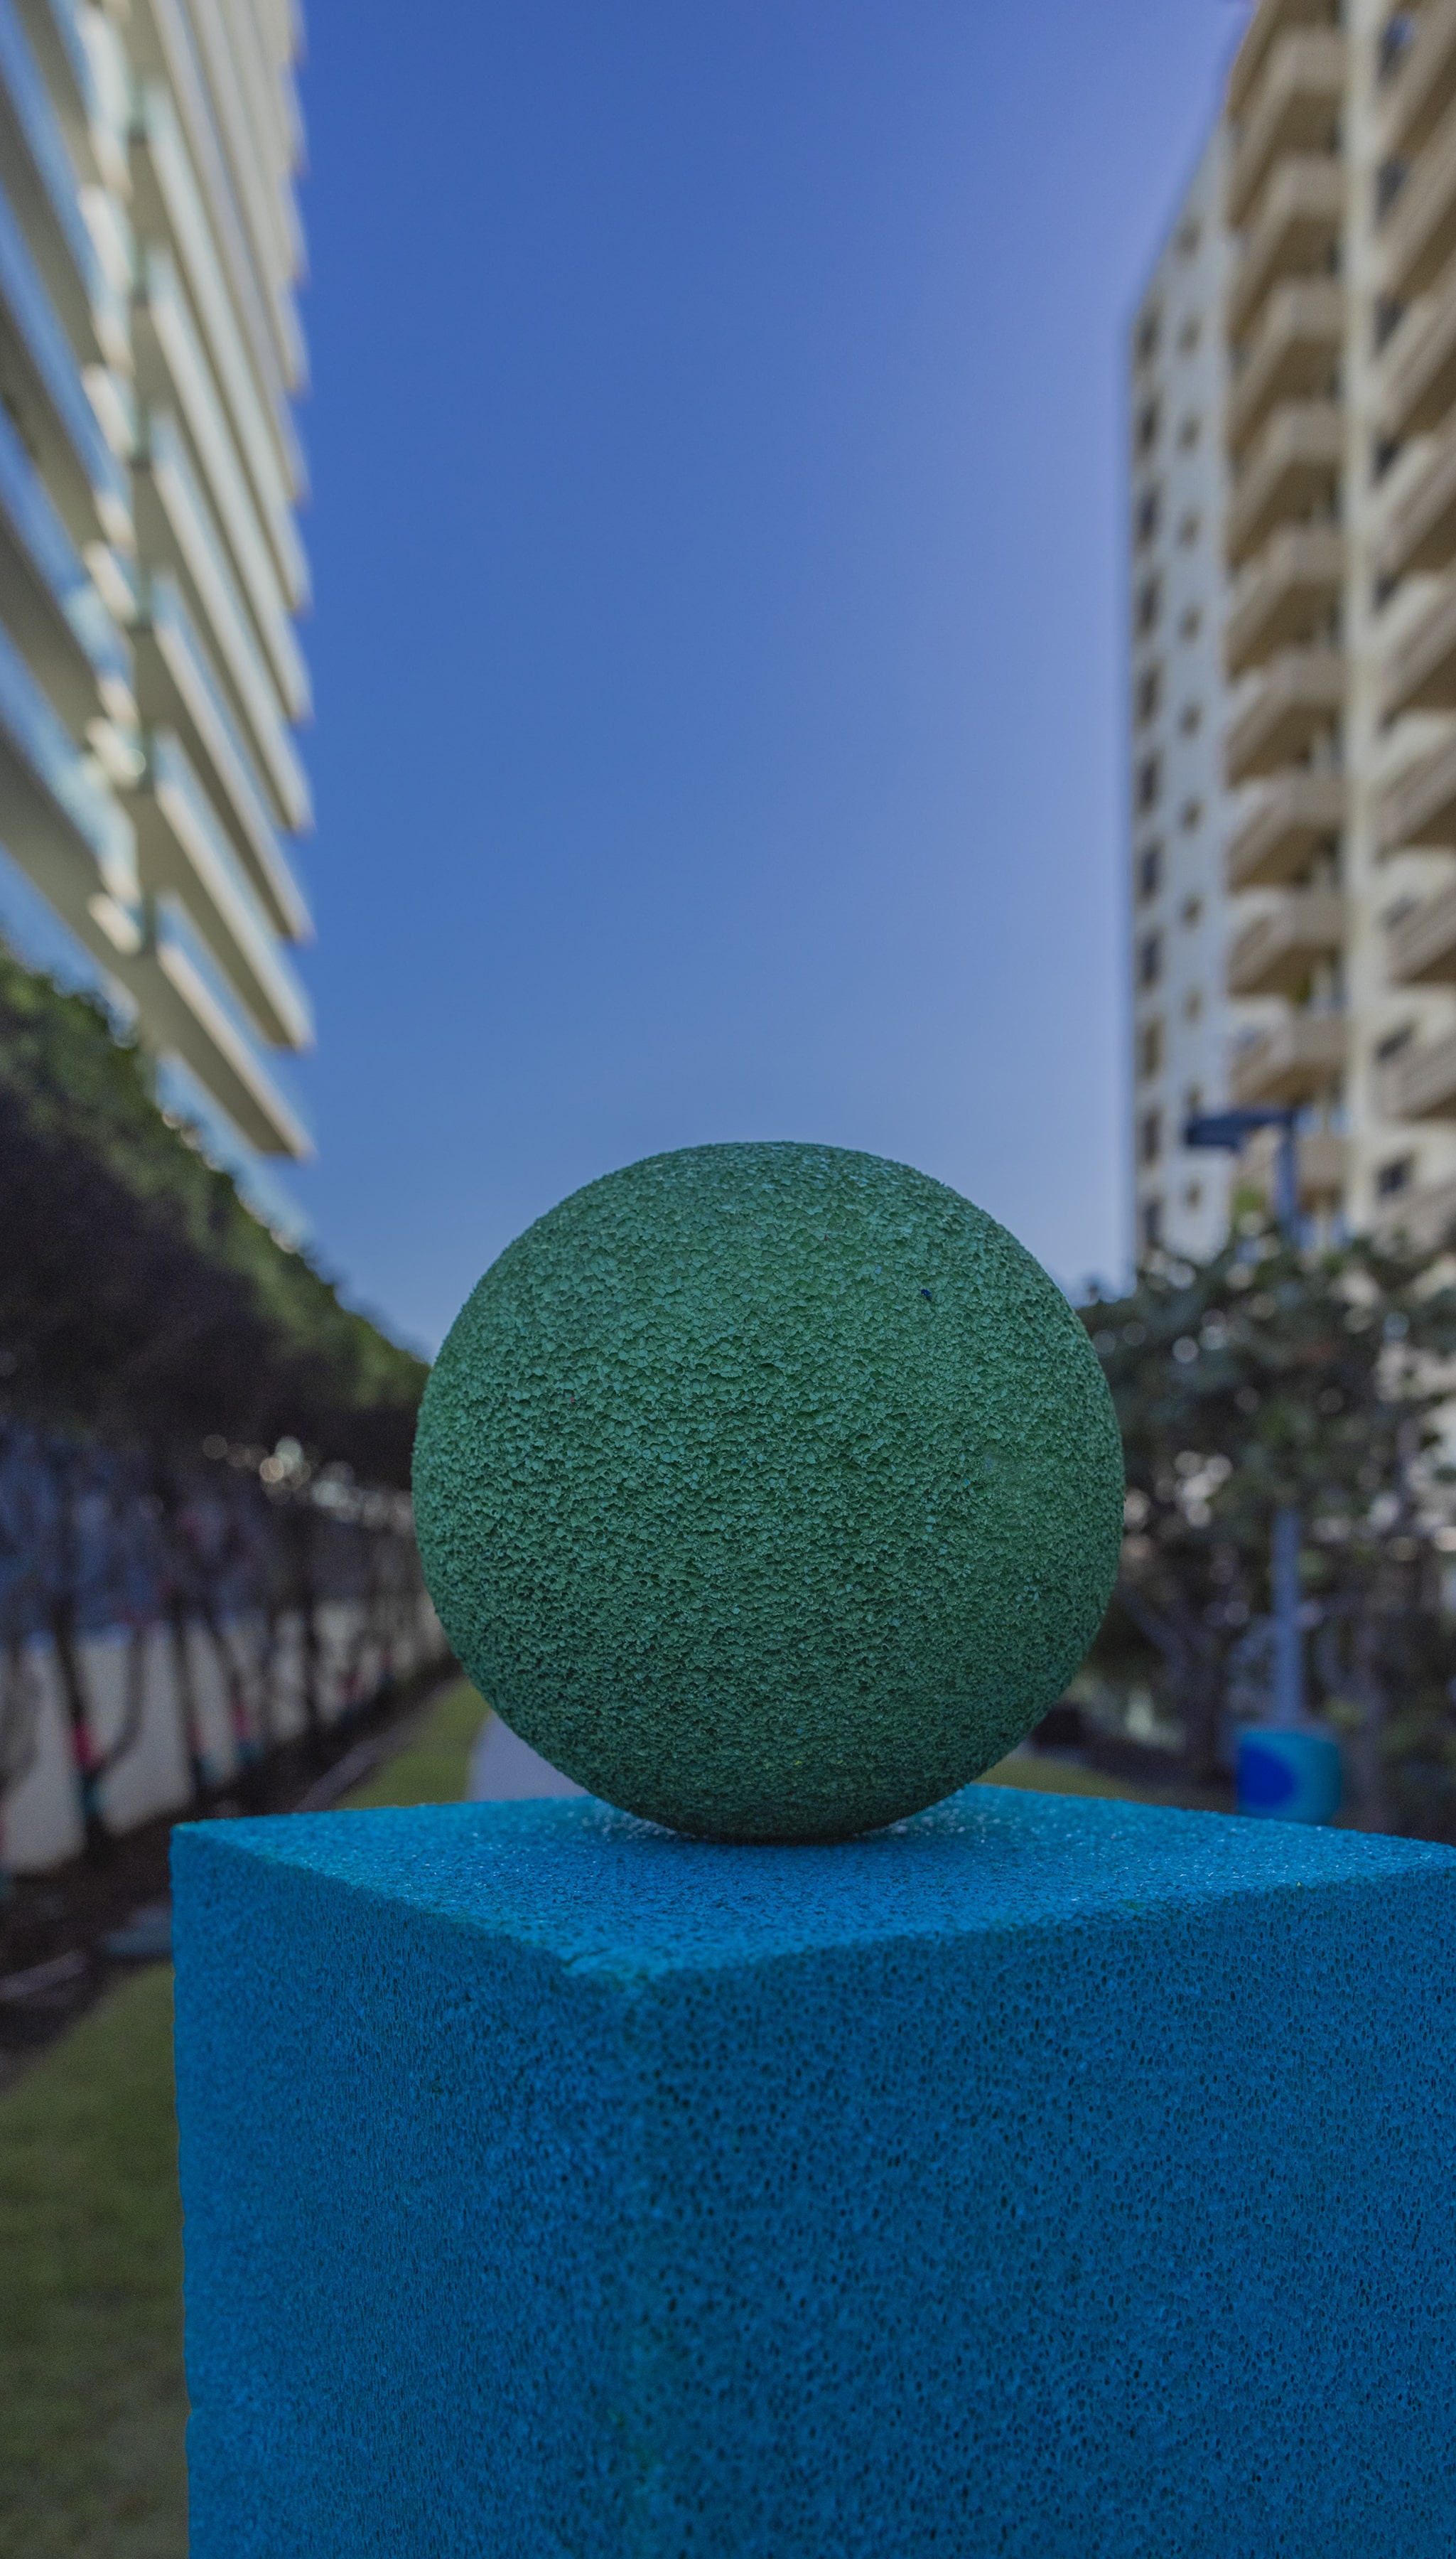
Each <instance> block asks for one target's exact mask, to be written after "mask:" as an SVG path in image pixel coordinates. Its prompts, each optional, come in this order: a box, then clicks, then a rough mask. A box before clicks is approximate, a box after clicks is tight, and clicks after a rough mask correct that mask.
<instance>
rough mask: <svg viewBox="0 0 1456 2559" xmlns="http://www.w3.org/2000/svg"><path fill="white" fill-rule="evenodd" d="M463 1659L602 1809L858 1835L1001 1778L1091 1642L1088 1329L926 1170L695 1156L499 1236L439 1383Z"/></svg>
mask: <svg viewBox="0 0 1456 2559" xmlns="http://www.w3.org/2000/svg"><path fill="white" fill-rule="evenodd" d="M414 1484H415V1514H416V1520H417V1524H418V1529H419V1537H420V1551H421V1554H422V1556H423V1559H424V1564H425V1572H426V1578H427V1580H428V1581H429V1585H430V1591H431V1595H432V1597H433V1598H434V1601H435V1605H436V1607H437V1608H438V1610H439V1612H440V1616H441V1618H442V1619H443V1621H444V1624H445V1627H446V1630H447V1632H448V1634H449V1636H450V1640H451V1643H452V1644H453V1646H454V1648H455V1651H456V1653H457V1655H458V1656H459V1658H460V1660H461V1661H462V1662H463V1663H464V1664H465V1666H466V1668H467V1670H468V1671H469V1672H470V1675H471V1677H472V1679H474V1680H475V1682H476V1684H477V1686H478V1687H479V1688H480V1689H481V1691H482V1693H483V1695H484V1696H486V1697H488V1698H490V1700H491V1702H492V1704H493V1705H494V1706H496V1707H498V1708H499V1709H500V1712H501V1714H502V1715H503V1716H504V1717H505V1719H506V1721H507V1723H508V1724H509V1725H510V1728H511V1730H512V1731H516V1732H518V1733H519V1734H520V1735H521V1737H522V1738H523V1739H524V1740H526V1741H528V1742H529V1743H530V1744H531V1746H532V1748H533V1749H535V1750H538V1751H539V1752H540V1753H541V1754H542V1756H543V1757H544V1758H546V1759H548V1760H549V1761H550V1762H551V1764H552V1765H553V1766H554V1767H557V1768H561V1769H564V1770H565V1771H566V1773H567V1775H568V1776H571V1777H574V1778H575V1779H576V1780H577V1781H578V1783H579V1784H581V1785H583V1786H585V1787H587V1788H588V1789H589V1790H590V1792H591V1793H593V1794H595V1795H600V1796H605V1797H606V1798H607V1799H608V1800H609V1801H610V1802H612V1803H615V1804H624V1805H627V1806H629V1807H630V1808H631V1810H632V1811H634V1812H637V1813H643V1814H648V1815H650V1816H651V1817H652V1818H653V1819H654V1820H655V1821H660V1822H666V1823H670V1824H671V1825H672V1826H673V1827H675V1828H676V1829H679V1830H685V1831H690V1832H694V1833H696V1834H698V1835H701V1836H706V1837H711V1838H724V1839H729V1838H731V1839H747V1840H762V1839H807V1838H815V1839H818V1838H838V1837H846V1836H848V1835H849V1834H851V1833H853V1832H856V1831H862V1830H867V1829H871V1828H873V1827H875V1826H876V1825H877V1824H880V1823H884V1822H888V1821H892V1820H894V1819H896V1818H897V1817H898V1816H900V1815H901V1814H904V1813H908V1812H914V1811H916V1810H918V1809H919V1808H920V1807H921V1806H922V1805H925V1804H930V1803H934V1802H936V1801H938V1800H939V1799H940V1798H941V1797H942V1796H944V1795H946V1794H948V1793H950V1792H951V1790H952V1789H953V1788H955V1787H958V1786H962V1785H964V1784H965V1783H966V1782H967V1781H968V1780H969V1779H970V1778H972V1777H975V1776H978V1775H979V1774H980V1772H981V1771H982V1769H985V1768H988V1767H990V1766H991V1765H992V1763H993V1762H994V1761H995V1760H997V1759H999V1758H1000V1757H1001V1756H1002V1755H1003V1753H1004V1752H1005V1751H1007V1750H1009V1749H1010V1748H1011V1747H1012V1745H1013V1744H1014V1743H1015V1742H1016V1741H1018V1740H1020V1738H1021V1736H1022V1735H1023V1733H1025V1732H1027V1731H1030V1729H1031V1727H1032V1726H1033V1725H1034V1724H1035V1723H1036V1722H1037V1721H1038V1719H1039V1717H1040V1716H1042V1715H1043V1714H1044V1713H1045V1711H1046V1709H1047V1708H1048V1707H1049V1706H1051V1705H1052V1704H1053V1703H1054V1702H1055V1700H1056V1699H1057V1698H1058V1697H1059V1696H1060V1695H1061V1693H1062V1690H1063V1688H1064V1686H1065V1684H1066V1682H1067V1680H1068V1679H1069V1678H1070V1677H1071V1676H1072V1674H1073V1672H1074V1671H1075V1670H1076V1668H1077V1666H1078V1664H1079V1662H1080V1661H1081V1660H1082V1657H1083V1655H1084V1653H1085V1652H1086V1650H1087V1647H1088V1645H1089V1644H1090V1643H1091V1641H1092V1636H1093V1635H1094V1634H1095V1632H1096V1629H1097V1627H1098V1625H1099V1624H1100V1622H1101V1617H1102V1612H1103V1610H1104V1608H1105V1606H1106V1604H1107V1599H1108V1596H1109V1594H1110V1591H1111V1587H1112V1581H1113V1579H1114V1577H1115V1574H1116V1569H1117V1557H1118V1552H1119V1547H1120V1542H1121V1534H1122V1453H1121V1447H1120V1443H1119V1440H1118V1436H1117V1427H1116V1422H1115V1418H1114V1416H1113V1412H1112V1405H1111V1399H1110V1397H1109V1395H1108V1392H1107V1388H1106V1384H1105V1382H1104V1380H1103V1377H1102V1373H1101V1370H1100V1367H1099V1366H1098V1363H1097V1359H1096V1356H1095V1354H1094V1352H1093V1350H1092V1345H1091V1343H1090V1341H1089V1340H1088V1336H1087V1333H1086V1330H1085V1328H1084V1326H1083V1325H1082V1324H1081V1322H1080V1321H1079V1320H1078V1318H1077V1316H1076V1315H1075V1314H1074V1313H1073V1311H1072V1309H1071V1307H1070V1306H1069V1305H1068V1304H1067V1301H1066V1299H1065V1298H1064V1297H1063V1296H1062V1294H1061V1292H1060V1290H1058V1289H1057V1288H1056V1287H1055V1286H1054V1285H1053V1283H1052V1281H1051V1280H1050V1279H1048V1278H1047V1276H1046V1273H1045V1272H1044V1271H1042V1270H1041V1269H1040V1267H1039V1265H1038V1264H1037V1263H1036V1262H1034V1261H1033V1260H1032V1257H1031V1255H1030V1254H1029V1253H1027V1252H1025V1251H1024V1250H1023V1248H1022V1246H1021V1245H1019V1244H1018V1243H1017V1242H1016V1240H1015V1238H1014V1237H1013V1236H1010V1235H1008V1234H1007V1232H1006V1230H1005V1228H1004V1227H1000V1226H998V1225H997V1224H996V1222H995V1220H994V1219H993V1218H989V1217H987V1216H985V1215H984V1213H983V1212H982V1211H981V1210H979V1209H977V1208H973V1207H972V1206H971V1204H970V1202H969V1201H968V1200H964V1199H962V1198H960V1196H959V1195H958V1193H956V1192H955V1191H951V1190H947V1189H946V1187H945V1185H944V1184H943V1183H941V1182H935V1181H931V1180H930V1179H928V1177H927V1176H926V1175H925V1174H923V1173H917V1172H913V1171H911V1170H910V1169H909V1168H908V1167H907V1166H906V1165H904V1164H892V1163H887V1162H886V1161H884V1159H883V1158H881V1157H880V1156H877V1155H863V1154H853V1153H849V1152H846V1151H844V1150H843V1149H840V1148H836V1147H832V1146H803V1145H788V1144H769V1145H735V1146H696V1147H689V1148H686V1149H684V1150H683V1151H682V1152H680V1153H677V1154H671V1155H656V1156H653V1157H651V1158H650V1159H649V1160H648V1161H647V1162H645V1163H641V1164H633V1165H630V1166H629V1167H628V1168H627V1169H626V1170H625V1171H623V1172H618V1173H612V1174H609V1175H608V1177H607V1178H606V1179H605V1180H604V1181H599V1182H593V1183H591V1184H590V1185H589V1186H588V1187H587V1188H586V1189H585V1190H581V1191H577V1192H576V1193H574V1195H573V1196H572V1197H571V1198H570V1199H568V1200H564V1201H562V1203H561V1204H560V1206H559V1207H557V1208H554V1209H552V1210H551V1212H550V1214H549V1215H548V1216H546V1217H543V1218H541V1219H540V1220H539V1221H538V1222H537V1224H536V1225H534V1226H533V1227H531V1228H529V1229H528V1230H527V1232H526V1233H525V1234H524V1235H522V1236H520V1237H518V1238H517V1240H516V1241H515V1243H513V1244H512V1245H510V1247H508V1249H507V1251H506V1252H505V1253H504V1254H502V1256H501V1258H500V1260H499V1261H498V1262H496V1263H495V1264H494V1265H493V1266H492V1268H491V1270H489V1271H488V1272H487V1274H486V1276H485V1278H484V1279H483V1280H482V1281H481V1283H480V1285H479V1287H478V1288H477V1289H476V1291H475V1293H474V1295H473V1296H472V1297H471V1299H470V1301H469V1303H468V1304H467V1306H466V1307H465V1308H464V1310H463V1312H462V1313H461V1314H460V1316H459V1317H458V1318H457V1320H456V1322H455V1324H454V1326H453V1328H452V1330H451V1332H450V1335H449V1338H448V1340H447V1341H446V1344H445V1347H444V1349H443V1350H442V1352H441V1354H440V1357H439V1360H438V1361H437V1362H436V1365H435V1368H434V1370H433V1373H432V1375H431V1378H430V1382H429V1385H428V1387H427V1389H426V1392H425V1399H424V1406H423V1410H422V1413H421V1417H420V1427H419V1436H418V1440H417V1443H416V1449H415V1468H414Z"/></svg>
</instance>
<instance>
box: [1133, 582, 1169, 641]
mask: <svg viewBox="0 0 1456 2559" xmlns="http://www.w3.org/2000/svg"><path fill="white" fill-rule="evenodd" d="M1162 601H1163V590H1162V587H1161V585H1160V584H1159V582H1158V580H1157V579H1156V578H1155V577H1150V578H1149V579H1148V581H1147V583H1146V585H1145V586H1140V587H1139V588H1138V591H1137V627H1138V631H1139V632H1140V633H1143V632H1148V631H1153V630H1156V628H1157V621H1158V613H1159V611H1160V609H1161V606H1162Z"/></svg>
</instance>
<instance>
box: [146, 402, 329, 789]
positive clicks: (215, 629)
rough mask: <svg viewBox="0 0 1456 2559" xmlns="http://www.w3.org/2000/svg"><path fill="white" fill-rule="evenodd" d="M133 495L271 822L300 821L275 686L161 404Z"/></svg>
mask: <svg viewBox="0 0 1456 2559" xmlns="http://www.w3.org/2000/svg"><path fill="white" fill-rule="evenodd" d="M133 503H134V505H135V508H136V520H137V534H138V538H139V539H140V541H141V543H142V545H143V548H144V550H145V552H146V555H147V557H148V558H149V559H151V560H155V561H156V562H157V563H158V564H159V565H160V564H163V563H165V565H166V566H167V567H169V568H170V569H172V570H173V571H174V573H175V574H176V575H177V576H178V579H179V582H180V584H181V586H182V588H183V592H184V593H185V594H186V596H187V598H188V602H189V604H190V605H191V607H192V609H193V614H194V618H195V619H196V621H197V622H198V623H199V624H200V625H201V627H202V628H203V629H204V630H206V631H207V632H208V634H209V636H210V638H211V639H212V641H213V643H214V646H215V648H216V650H217V653H218V663H219V667H220V671H221V675H222V677H223V681H224V683H225V686H226V689H227V692H228V694H229V696H230V706H231V709H232V711H233V714H234V716H235V717H236V718H237V719H238V720H239V722H240V724H241V726H242V727H243V729H244V731H245V733H246V736H247V741H248V745H249V748H250V749H251V752H252V754H253V756H254V758H255V760H256V763H257V766H258V769H259V771H260V773H261V774H262V776H263V779H264V780H265V782H266V784H267V787H268V790H269V792H270V794H271V797H272V803H273V817H274V819H275V821H276V823H277V824H279V825H280V826H283V827H287V828H291V829H293V830H295V831H296V830H297V829H299V828H304V827H306V826H307V825H308V824H309V823H310V821H311V819H312V816H313V809H312V804H311V801H310V797H309V788H308V783H307V780H306V778H305V776H304V771H303V767H302V765H301V764H300V763H299V760H298V756H297V753H296V751H295V749H294V745H293V740H292V739H291V737H290V736H289V734H288V731H287V729H286V728H285V726H284V721H283V705H282V703H281V701H280V700H279V697H278V691H277V687H276V685H275V684H274V681H273V677H272V674H271V672H270V670H269V668H268V666H267V663H266V661H265V660H264V658H263V656H262V652H261V650H260V648H259V646H258V643H257V640H256V639H255V637H254V635H253V627H252V624H251V623H250V622H249V620H248V617H247V612H246V609H245V607H244V605H243V602H242V598H241V596H240V595H239V593H238V591H237V584H236V580H235V578H234V576H233V573H232V568H231V565H230V563H229V561H228V558H227V556H226V553H225V552H224V550H223V548H222V544H221V541H220V540H219V538H218V531H217V528H216V525H215V522H214V518H213V513H212V509H211V508H210V506H209V504H208V501H207V499H206V497H205V496H204V494H203V491H202V488H201V486H200V485H199V482H198V478H197V475H196V473H195V472H194V470H193V467H192V464H191V462H190V460H189V458H188V452H187V446H186V444H185V443H184V441H183V438H182V435H181V433H180V431H179V429H178V426H177V422H176V420H175V419H174V418H173V417H171V416H170V415H169V414H168V413H167V412H166V411H165V410H163V411H160V412H159V411H157V410H151V411H149V412H148V418H147V433H146V446H145V451H144V453H143V454H141V455H140V456H139V457H138V461H137V467H136V473H135V480H134V501H133Z"/></svg>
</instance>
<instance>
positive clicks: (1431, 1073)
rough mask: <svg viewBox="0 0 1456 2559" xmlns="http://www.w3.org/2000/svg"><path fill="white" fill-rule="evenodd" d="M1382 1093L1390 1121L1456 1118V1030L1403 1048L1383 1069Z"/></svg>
mask: <svg viewBox="0 0 1456 2559" xmlns="http://www.w3.org/2000/svg"><path fill="white" fill-rule="evenodd" d="M1380 1095H1381V1109H1382V1112H1383V1115H1384V1117H1385V1118H1386V1119H1387V1120H1456V1031H1448V1032H1447V1033H1446V1035H1445V1037H1444V1038H1443V1039H1436V1040H1413V1041H1412V1042H1411V1044H1410V1046H1409V1047H1408V1048H1403V1049H1401V1050H1400V1052H1399V1054H1398V1056H1395V1057H1392V1058H1391V1059H1390V1061H1389V1063H1388V1065H1386V1066H1384V1067H1383V1068H1382V1069H1381V1078H1380Z"/></svg>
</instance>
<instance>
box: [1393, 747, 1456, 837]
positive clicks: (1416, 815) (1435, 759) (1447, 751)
mask: <svg viewBox="0 0 1456 2559" xmlns="http://www.w3.org/2000/svg"><path fill="white" fill-rule="evenodd" d="M1377 832H1378V834H1379V838H1380V843H1381V848H1382V850H1383V852H1386V853H1398V852H1401V851H1403V850H1404V849H1405V848H1406V846H1408V845H1410V846H1416V847H1424V846H1426V845H1432V846H1435V845H1450V846H1451V848H1452V849H1453V850H1456V738H1447V739H1445V740H1444V741H1443V742H1442V744H1441V745H1440V746H1438V747H1436V748H1435V749H1434V750H1433V752H1432V753H1431V754H1429V755H1421V756H1417V757H1416V759H1415V761H1414V763H1413V764H1407V765H1406V766H1405V768H1404V770H1403V772H1401V773H1400V774H1398V775H1397V776H1396V778H1395V780H1394V781H1393V782H1391V783H1389V784H1388V785H1387V787H1386V789H1385V791H1384V793H1383V798H1382V801H1381V807H1380V813H1379V818H1378V824H1377Z"/></svg>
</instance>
